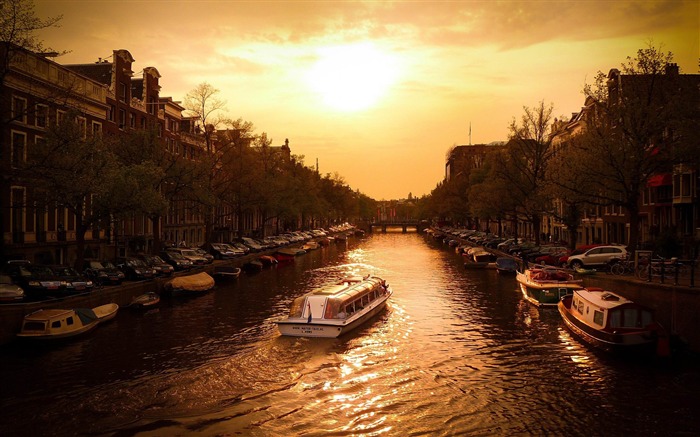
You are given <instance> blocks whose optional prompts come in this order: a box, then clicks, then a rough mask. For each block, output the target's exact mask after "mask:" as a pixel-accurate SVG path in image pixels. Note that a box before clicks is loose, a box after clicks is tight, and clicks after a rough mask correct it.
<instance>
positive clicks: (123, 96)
mask: <svg viewBox="0 0 700 437" xmlns="http://www.w3.org/2000/svg"><path fill="white" fill-rule="evenodd" d="M126 98H127V95H126V84H125V83H124V82H119V100H120V101H122V102H126Z"/></svg>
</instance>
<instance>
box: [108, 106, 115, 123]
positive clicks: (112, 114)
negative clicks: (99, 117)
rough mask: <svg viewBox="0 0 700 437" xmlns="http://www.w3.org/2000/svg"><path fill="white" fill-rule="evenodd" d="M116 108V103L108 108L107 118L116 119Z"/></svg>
mask: <svg viewBox="0 0 700 437" xmlns="http://www.w3.org/2000/svg"><path fill="white" fill-rule="evenodd" d="M115 109H116V108H115V107H114V105H109V109H108V110H107V120H109V121H114V110H115Z"/></svg>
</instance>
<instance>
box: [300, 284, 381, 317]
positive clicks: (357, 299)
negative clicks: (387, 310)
mask: <svg viewBox="0 0 700 437" xmlns="http://www.w3.org/2000/svg"><path fill="white" fill-rule="evenodd" d="M384 294H386V285H385V282H384V280H383V279H381V278H377V277H366V278H355V277H353V278H345V279H343V280H342V281H340V282H338V283H336V284H332V285H328V286H325V287H322V288H319V289H317V290H314V291H312V292H311V293H308V294H305V295H304V296H301V297H298V298H296V299H295V300H294V301H293V302H292V305H291V307H290V310H289V317H290V318H301V317H304V316H305V315H306V314H305V313H304V310H305V309H306V308H307V307H308V308H311V307H313V308H319V307H322V308H323V318H324V319H345V318H347V317H349V316H350V315H352V314H353V313H355V312H357V311H359V310H361V309H362V308H364V307H365V306H367V305H368V304H369V303H371V302H373V301H374V300H376V299H378V298H379V297H381V296H383V295H384Z"/></svg>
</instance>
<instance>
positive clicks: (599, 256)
mask: <svg viewBox="0 0 700 437" xmlns="http://www.w3.org/2000/svg"><path fill="white" fill-rule="evenodd" d="M626 256H627V249H625V247H623V246H598V247H594V248H593V249H588V250H587V251H585V252H584V253H582V254H580V255H571V256H569V260H568V263H569V266H570V267H571V268H577V267H579V268H581V267H598V266H604V265H607V264H608V263H609V262H610V260H612V259H615V258H625V257H626Z"/></svg>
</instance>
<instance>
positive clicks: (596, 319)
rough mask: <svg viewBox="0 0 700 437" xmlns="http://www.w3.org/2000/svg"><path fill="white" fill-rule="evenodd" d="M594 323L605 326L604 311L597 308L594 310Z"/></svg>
mask: <svg viewBox="0 0 700 437" xmlns="http://www.w3.org/2000/svg"><path fill="white" fill-rule="evenodd" d="M593 323H595V324H596V325H599V326H603V313H602V312H600V311H597V310H593Z"/></svg>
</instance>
